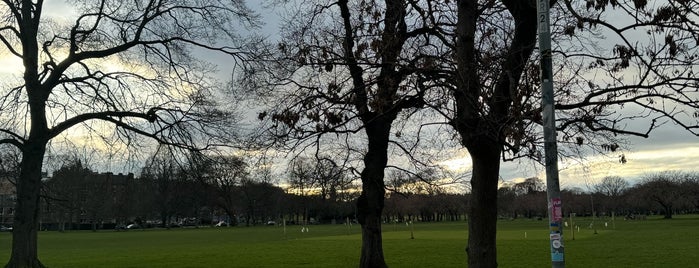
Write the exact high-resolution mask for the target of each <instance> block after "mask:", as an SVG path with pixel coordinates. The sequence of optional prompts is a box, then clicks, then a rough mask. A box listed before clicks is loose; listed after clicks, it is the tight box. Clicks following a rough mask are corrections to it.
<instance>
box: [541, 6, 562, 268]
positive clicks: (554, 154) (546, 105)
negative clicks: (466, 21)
mask: <svg viewBox="0 0 699 268" xmlns="http://www.w3.org/2000/svg"><path fill="white" fill-rule="evenodd" d="M549 21H550V20H549V0H538V3H537V23H538V34H539V51H540V54H541V64H540V68H541V95H542V101H541V105H542V108H543V109H542V113H543V114H542V117H543V120H544V154H545V164H546V193H547V194H546V196H547V199H548V215H549V239H550V244H551V264H552V266H551V267H553V268H563V267H565V258H564V247H563V226H562V223H563V212H562V204H561V191H560V186H559V182H558V149H557V146H556V117H555V111H554V100H553V70H552V65H553V64H552V60H551V30H550V26H549Z"/></svg>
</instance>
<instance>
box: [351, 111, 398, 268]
mask: <svg viewBox="0 0 699 268" xmlns="http://www.w3.org/2000/svg"><path fill="white" fill-rule="evenodd" d="M391 122H392V120H389V119H386V118H385V117H384V116H381V117H379V118H376V120H374V121H372V122H368V123H366V133H367V136H368V140H369V145H368V151H367V153H366V155H365V156H364V170H362V174H361V177H362V194H361V195H360V196H359V199H358V200H357V218H358V221H359V224H361V225H362V251H361V257H360V261H359V267H362V268H382V267H387V266H386V261H385V260H384V255H383V242H382V237H381V213H382V211H383V207H384V195H385V193H386V189H385V188H384V181H383V179H384V169H385V168H386V164H387V163H388V141H389V133H390V131H391Z"/></svg>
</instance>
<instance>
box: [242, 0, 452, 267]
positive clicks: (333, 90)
mask: <svg viewBox="0 0 699 268" xmlns="http://www.w3.org/2000/svg"><path fill="white" fill-rule="evenodd" d="M300 3H302V4H301V6H300V7H298V9H297V10H295V12H294V13H293V14H291V16H292V17H291V19H289V20H288V21H287V22H285V25H286V26H285V27H284V28H283V29H282V30H283V33H282V35H283V37H282V40H281V41H279V44H278V46H277V47H276V49H275V50H274V55H277V56H278V58H277V59H276V60H275V61H274V62H272V63H271V64H268V62H265V66H262V68H264V69H263V70H261V71H258V72H257V73H256V74H257V75H260V76H261V77H260V79H254V80H252V81H248V83H251V86H256V85H257V84H256V83H258V82H260V81H264V82H266V83H268V84H267V86H270V84H271V88H272V89H275V90H277V93H274V91H273V92H265V94H267V93H271V94H273V95H275V96H274V97H275V98H276V99H277V101H278V102H275V103H274V104H273V105H272V106H274V107H275V108H273V109H272V110H270V111H264V112H262V113H261V114H260V116H259V117H260V119H265V118H270V119H271V126H272V130H273V132H274V133H275V135H276V136H277V137H282V138H290V139H292V140H293V141H294V142H293V144H294V146H295V147H296V148H297V149H299V150H303V149H302V148H304V147H306V146H309V144H313V145H317V144H319V143H321V142H323V141H325V139H324V138H325V137H331V138H333V139H334V140H335V141H334V142H332V144H335V145H338V144H339V145H343V143H342V142H337V141H338V140H343V139H348V137H349V135H351V134H355V133H359V134H364V137H363V139H364V141H363V142H361V144H362V145H361V146H362V148H355V147H353V146H349V143H350V142H344V145H347V147H346V148H344V151H345V152H347V153H350V152H357V151H359V152H361V154H362V159H363V160H362V161H361V164H360V166H363V167H362V168H361V180H362V194H361V196H360V197H359V199H358V202H357V211H358V212H357V213H358V220H359V223H360V224H361V225H362V249H361V257H360V267H385V266H386V264H385V261H384V256H383V247H382V241H381V212H382V209H383V206H384V195H385V183H384V169H385V168H386V167H387V164H388V162H389V159H388V150H389V147H390V146H389V145H390V144H392V137H393V138H395V136H400V135H401V134H400V133H399V134H395V136H393V135H392V133H391V129H392V126H393V124H394V122H395V121H396V120H397V118H399V115H401V113H402V112H406V113H407V114H409V113H410V112H411V111H414V110H415V108H419V107H421V106H422V105H423V104H424V101H423V97H424V92H425V87H424V86H422V83H423V81H422V79H421V77H423V76H421V75H420V73H421V72H422V71H423V70H424V69H428V68H427V67H429V65H430V64H429V62H430V59H432V58H434V53H435V51H434V50H433V49H432V45H431V41H430V39H429V38H428V35H427V33H428V32H429V31H432V30H433V29H435V25H433V23H434V22H439V18H438V17H433V15H436V14H438V13H432V12H431V11H432V10H431V9H432V8H433V5H432V3H431V1H426V2H417V1H406V0H386V1H347V0H340V1H314V2H300ZM393 144H395V143H393ZM318 147H320V146H318ZM318 147H316V148H318ZM399 148H401V147H399ZM399 150H402V148H401V149H399Z"/></svg>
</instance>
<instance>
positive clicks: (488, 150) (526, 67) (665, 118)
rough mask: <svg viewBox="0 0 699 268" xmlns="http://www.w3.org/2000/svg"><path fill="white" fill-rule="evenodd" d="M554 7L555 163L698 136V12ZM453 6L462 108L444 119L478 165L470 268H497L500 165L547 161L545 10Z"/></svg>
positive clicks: (663, 6)
mask: <svg viewBox="0 0 699 268" xmlns="http://www.w3.org/2000/svg"><path fill="white" fill-rule="evenodd" d="M550 3H551V4H552V6H553V9H552V17H553V19H552V21H553V23H552V25H551V26H552V32H553V36H554V43H555V46H554V56H555V57H556V58H557V60H556V61H555V64H556V66H558V67H556V74H555V76H556V77H554V80H555V81H556V86H555V87H556V88H557V90H556V92H555V98H556V109H557V110H558V111H559V116H558V119H557V130H558V132H559V135H558V139H559V142H560V143H562V144H563V145H565V146H564V147H562V150H561V151H560V152H559V153H561V154H564V155H565V154H566V152H574V153H578V154H584V153H585V151H584V150H582V149H580V148H591V149H592V150H594V151H598V152H605V151H606V152H610V151H611V152H614V151H616V150H618V149H619V148H620V144H619V143H620V142H622V141H621V140H620V138H618V137H617V135H623V134H626V135H637V136H641V137H647V136H648V135H649V134H650V132H651V131H652V130H654V129H656V128H657V127H658V126H659V125H662V124H663V123H665V122H673V123H674V124H677V125H679V126H681V127H684V128H685V129H687V130H688V131H690V132H692V133H694V134H696V129H697V126H698V124H697V119H696V118H697V117H696V115H695V113H696V109H697V105H698V102H697V95H696V93H694V91H695V89H696V88H697V79H696V76H695V75H694V74H695V73H696V66H697V63H699V57H697V46H696V43H697V40H698V38H697V32H698V30H699V29H698V27H697V23H696V20H695V19H693V18H694V17H696V11H694V8H695V7H696V6H697V2H696V1H668V2H667V3H656V4H652V5H651V4H649V2H648V1H622V2H620V1H572V0H565V1H555V0H553V1H550ZM557 3H558V5H556V4H557ZM457 6H458V8H457V23H456V27H455V30H454V34H455V36H456V40H455V42H454V43H453V44H452V45H449V46H451V47H453V49H454V51H455V60H454V61H455V63H454V65H455V66H456V69H455V70H454V71H453V74H452V76H450V78H449V79H448V80H450V81H455V83H453V86H452V88H451V89H452V96H453V98H454V104H453V107H452V108H451V109H446V111H448V112H446V113H445V114H446V116H448V117H450V118H451V119H450V121H451V125H452V126H453V127H454V129H455V130H456V132H457V133H458V134H459V138H460V141H461V144H462V145H463V146H464V147H465V148H467V149H468V151H469V153H470V154H471V158H472V162H473V176H472V179H471V189H472V195H471V209H470V213H469V216H470V219H472V220H471V221H470V222H469V234H470V235H469V246H468V249H469V251H468V255H469V258H468V259H469V267H495V266H496V265H497V262H496V249H495V226H496V225H495V221H496V219H497V213H496V211H497V210H496V208H497V198H496V197H497V188H498V175H499V163H500V158H501V157H502V158H503V159H513V158H518V157H531V158H534V159H537V160H541V156H542V155H543V154H542V148H543V146H541V141H542V139H541V131H539V130H537V129H536V127H538V126H539V125H540V124H541V123H542V122H541V108H540V106H539V105H538V100H539V99H540V97H539V96H540V95H539V93H538V90H537V89H538V84H539V77H538V75H537V73H538V64H537V63H535V60H534V59H535V57H536V54H535V53H534V52H535V41H536V35H537V28H536V25H537V20H536V6H537V5H536V1H533V0H528V1H510V0H502V1H457ZM622 17H623V18H625V19H623V20H621V19H619V18H622ZM644 35H645V36H644ZM639 36H643V37H639ZM602 38H607V40H612V42H613V43H611V44H610V43H608V41H603V39H602ZM632 122H633V123H632ZM568 150H570V151H568Z"/></svg>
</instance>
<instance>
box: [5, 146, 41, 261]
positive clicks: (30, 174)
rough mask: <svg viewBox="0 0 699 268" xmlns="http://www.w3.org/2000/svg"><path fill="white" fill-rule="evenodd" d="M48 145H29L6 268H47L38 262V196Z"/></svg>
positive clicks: (24, 157) (18, 188) (25, 150)
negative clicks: (10, 251)
mask: <svg viewBox="0 0 699 268" xmlns="http://www.w3.org/2000/svg"><path fill="white" fill-rule="evenodd" d="M45 152H46V143H44V142H33V143H32V142H31V141H29V142H27V143H26V144H25V149H24V151H23V152H22V164H21V171H20V175H19V179H18V180H17V203H16V205H15V206H16V209H15V218H14V223H13V228H14V229H13V232H12V254H11V255H10V261H9V262H8V263H7V265H5V268H27V267H44V266H43V264H41V262H40V261H39V257H38V249H37V235H38V230H39V196H40V195H39V194H40V191H41V170H42V165H43V160H44V153H45Z"/></svg>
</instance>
